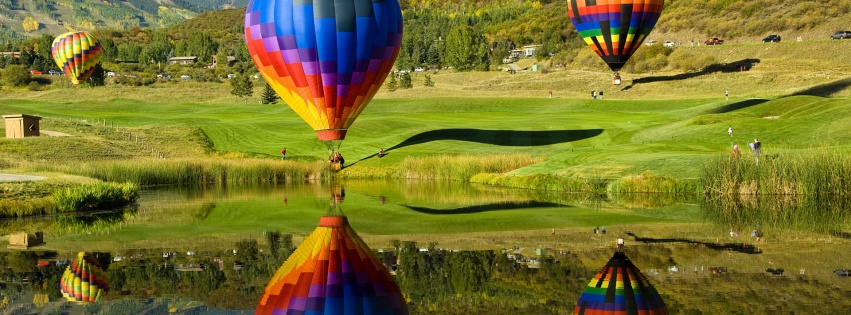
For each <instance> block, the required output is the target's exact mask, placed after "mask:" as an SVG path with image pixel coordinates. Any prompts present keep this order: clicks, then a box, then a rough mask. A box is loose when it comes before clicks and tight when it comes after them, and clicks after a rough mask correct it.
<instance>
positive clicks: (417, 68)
mask: <svg viewBox="0 0 851 315" xmlns="http://www.w3.org/2000/svg"><path fill="white" fill-rule="evenodd" d="M414 71H416V72H423V71H425V68H423V67H416V68H414Z"/></svg>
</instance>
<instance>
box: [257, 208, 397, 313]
mask: <svg viewBox="0 0 851 315" xmlns="http://www.w3.org/2000/svg"><path fill="white" fill-rule="evenodd" d="M255 313H256V314H316V315H319V314H339V315H366V314H387V315H390V314H408V308H407V305H406V304H405V300H404V299H403V297H402V293H401V291H400V290H399V286H398V285H396V283H395V282H393V278H391V277H390V274H389V273H388V272H387V269H385V268H384V265H382V264H381V262H379V261H378V259H377V258H376V257H375V255H373V253H371V252H370V250H369V247H368V246H366V244H365V243H364V242H363V240H361V238H360V237H358V235H357V233H355V231H354V230H353V229H352V227H351V226H350V225H349V221H348V219H346V217H344V216H324V217H322V219H320V221H319V227H317V228H316V230H314V231H313V233H311V234H310V236H308V237H307V238H306V239H305V240H304V241H303V242H302V243H301V245H299V246H298V248H297V249H296V250H295V252H293V254H292V255H290V257H289V258H288V259H287V261H286V262H284V264H283V266H281V268H280V269H278V272H276V273H275V275H274V277H272V280H271V281H270V282H269V285H267V286H266V291H265V292H264V293H263V297H262V298H261V299H260V303H259V304H258V305H257V309H256V311H255Z"/></svg>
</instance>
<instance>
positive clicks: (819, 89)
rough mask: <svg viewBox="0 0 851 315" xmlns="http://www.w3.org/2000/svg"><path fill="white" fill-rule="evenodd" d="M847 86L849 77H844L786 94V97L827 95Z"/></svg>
mask: <svg viewBox="0 0 851 315" xmlns="http://www.w3.org/2000/svg"><path fill="white" fill-rule="evenodd" d="M848 87H851V78H845V79H841V80H836V81H833V82H830V83H825V84H821V85H816V86H814V87H811V88H808V89H805V90H802V91H798V92H795V93H792V94H789V95H786V97H789V96H798V95H810V96H821V97H829V96H833V95H834V94H836V93H839V92H841V91H843V90H845V89H847V88H848Z"/></svg>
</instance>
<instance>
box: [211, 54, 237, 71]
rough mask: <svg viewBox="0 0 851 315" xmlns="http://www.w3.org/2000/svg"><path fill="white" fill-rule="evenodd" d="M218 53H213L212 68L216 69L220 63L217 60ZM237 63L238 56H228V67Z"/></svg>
mask: <svg viewBox="0 0 851 315" xmlns="http://www.w3.org/2000/svg"><path fill="white" fill-rule="evenodd" d="M216 59H217V58H216V55H213V64H212V65H210V69H215V68H216V66H217V65H218V60H216ZM235 63H236V57H234V56H228V67H232V66H233V65H234V64H235Z"/></svg>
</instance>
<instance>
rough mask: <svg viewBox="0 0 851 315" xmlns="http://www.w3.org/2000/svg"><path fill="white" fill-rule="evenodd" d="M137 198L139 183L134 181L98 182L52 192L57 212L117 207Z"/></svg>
mask: <svg viewBox="0 0 851 315" xmlns="http://www.w3.org/2000/svg"><path fill="white" fill-rule="evenodd" d="M138 198H139V185H136V184H134V183H123V184H119V183H104V182H100V183H95V184H89V185H83V186H78V187H69V188H64V189H59V190H56V191H54V192H53V202H54V203H55V204H56V209H57V210H58V211H59V212H72V211H85V210H95V209H112V208H118V207H123V206H125V205H127V204H130V203H132V202H134V201H136V199H138Z"/></svg>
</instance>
